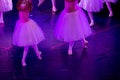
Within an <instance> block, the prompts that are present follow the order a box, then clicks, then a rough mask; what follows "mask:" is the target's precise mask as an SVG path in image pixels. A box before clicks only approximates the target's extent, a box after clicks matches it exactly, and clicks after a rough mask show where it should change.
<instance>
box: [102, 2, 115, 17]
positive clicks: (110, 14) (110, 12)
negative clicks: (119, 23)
mask: <svg viewBox="0 0 120 80" xmlns="http://www.w3.org/2000/svg"><path fill="white" fill-rule="evenodd" d="M104 1H105V3H106V5H107V8H108V10H109V17H112V16H113V11H112V7H111V2H112V3H115V2H116V1H117V0H104Z"/></svg>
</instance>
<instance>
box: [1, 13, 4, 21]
mask: <svg viewBox="0 0 120 80" xmlns="http://www.w3.org/2000/svg"><path fill="white" fill-rule="evenodd" d="M0 23H4V20H3V12H0Z"/></svg>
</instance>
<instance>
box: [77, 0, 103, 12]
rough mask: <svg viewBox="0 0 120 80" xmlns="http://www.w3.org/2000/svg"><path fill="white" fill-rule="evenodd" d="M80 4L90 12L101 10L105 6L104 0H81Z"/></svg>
mask: <svg viewBox="0 0 120 80" xmlns="http://www.w3.org/2000/svg"><path fill="white" fill-rule="evenodd" d="M79 6H80V7H82V8H83V9H85V10H86V11H89V12H99V11H100V10H101V9H102V8H103V1H102V0H81V1H80V3H79Z"/></svg>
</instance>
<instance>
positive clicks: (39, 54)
mask: <svg viewBox="0 0 120 80" xmlns="http://www.w3.org/2000/svg"><path fill="white" fill-rule="evenodd" d="M41 54H42V52H41V51H39V52H38V53H37V57H38V59H39V60H41V59H42V57H41Z"/></svg>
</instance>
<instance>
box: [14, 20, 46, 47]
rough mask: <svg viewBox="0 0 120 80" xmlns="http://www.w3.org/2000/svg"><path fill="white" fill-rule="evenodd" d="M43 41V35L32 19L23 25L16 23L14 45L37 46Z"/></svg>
mask: <svg viewBox="0 0 120 80" xmlns="http://www.w3.org/2000/svg"><path fill="white" fill-rule="evenodd" d="M44 39H45V38H44V34H43V32H42V30H41V29H40V27H39V26H38V25H37V23H36V22H35V21H33V20H32V19H30V20H29V21H28V22H25V23H22V22H20V21H19V20H18V21H17V23H16V27H15V31H14V34H13V44H14V45H17V46H30V45H34V44H38V43H39V42H41V41H42V40H44Z"/></svg>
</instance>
